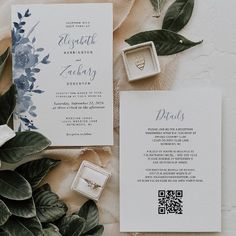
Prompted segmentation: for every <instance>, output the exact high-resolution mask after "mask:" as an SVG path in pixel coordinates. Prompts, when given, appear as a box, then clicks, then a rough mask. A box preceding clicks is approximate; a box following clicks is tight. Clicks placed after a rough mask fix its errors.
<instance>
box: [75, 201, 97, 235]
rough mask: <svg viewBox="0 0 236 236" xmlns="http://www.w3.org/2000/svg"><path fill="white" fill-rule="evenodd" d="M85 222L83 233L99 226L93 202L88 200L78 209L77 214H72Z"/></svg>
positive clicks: (95, 206)
mask: <svg viewBox="0 0 236 236" xmlns="http://www.w3.org/2000/svg"><path fill="white" fill-rule="evenodd" d="M74 214H77V215H79V216H80V217H82V218H84V219H85V220H86V227H85V229H84V232H87V231H89V230H91V229H92V228H94V227H95V226H97V225H98V224H99V213H98V208H97V205H96V203H95V202H94V201H92V200H88V201H87V202H85V204H84V205H83V206H82V207H81V208H80V210H79V211H78V213H74Z"/></svg>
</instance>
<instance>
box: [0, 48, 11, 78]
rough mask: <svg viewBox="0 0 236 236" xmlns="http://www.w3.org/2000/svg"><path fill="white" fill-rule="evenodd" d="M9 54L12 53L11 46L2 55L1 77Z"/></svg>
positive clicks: (0, 57) (0, 61)
mask: <svg viewBox="0 0 236 236" xmlns="http://www.w3.org/2000/svg"><path fill="white" fill-rule="evenodd" d="M9 54H10V50H9V48H7V49H6V51H5V52H4V53H3V54H2V55H0V78H1V75H2V72H3V70H4V67H5V65H6V61H7V58H8V57H9Z"/></svg>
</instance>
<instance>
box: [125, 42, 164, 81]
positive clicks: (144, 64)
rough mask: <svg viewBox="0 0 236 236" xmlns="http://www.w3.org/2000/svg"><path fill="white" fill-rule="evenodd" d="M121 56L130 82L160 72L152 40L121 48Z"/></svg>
mask: <svg viewBox="0 0 236 236" xmlns="http://www.w3.org/2000/svg"><path fill="white" fill-rule="evenodd" d="M122 57H123V61H124V65H125V70H126V73H127V76H128V80H129V81H130V82H131V81H135V80H139V79H144V78H147V77H150V76H154V75H157V74H159V73H160V72H161V68H160V64H159V60H158V57H157V52H156V48H155V45H154V43H153V42H152V41H150V42H145V43H140V44H137V45H134V46H130V47H128V48H125V49H123V50H122Z"/></svg>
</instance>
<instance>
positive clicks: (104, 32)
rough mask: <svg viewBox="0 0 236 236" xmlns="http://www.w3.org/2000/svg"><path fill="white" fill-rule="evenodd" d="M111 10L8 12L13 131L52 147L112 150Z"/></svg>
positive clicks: (72, 7)
mask: <svg viewBox="0 0 236 236" xmlns="http://www.w3.org/2000/svg"><path fill="white" fill-rule="evenodd" d="M112 19H113V16H112V4H35V5H15V6H13V7H12V52H13V80H14V83H15V85H16V87H17V91H18V95H17V106H16V110H15V115H14V127H15V130H19V131H23V130H36V131H39V132H41V133H42V134H44V135H46V136H47V137H48V138H49V139H50V140H51V141H52V145H53V146H84V145H112V144H113V88H112V85H113V79H112V78H113V72H112V65H113V59H112V51H113V46H112V45H113V44H112V41H113V40H112V37H113V36H112V35H113V20H112Z"/></svg>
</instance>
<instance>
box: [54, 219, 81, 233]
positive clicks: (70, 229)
mask: <svg viewBox="0 0 236 236" xmlns="http://www.w3.org/2000/svg"><path fill="white" fill-rule="evenodd" d="M58 226H59V229H60V232H61V234H62V235H63V236H80V235H81V234H82V232H83V231H84V228H85V219H83V218H81V217H79V216H78V215H69V216H64V217H63V218H62V219H61V220H60V221H59V223H58Z"/></svg>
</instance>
